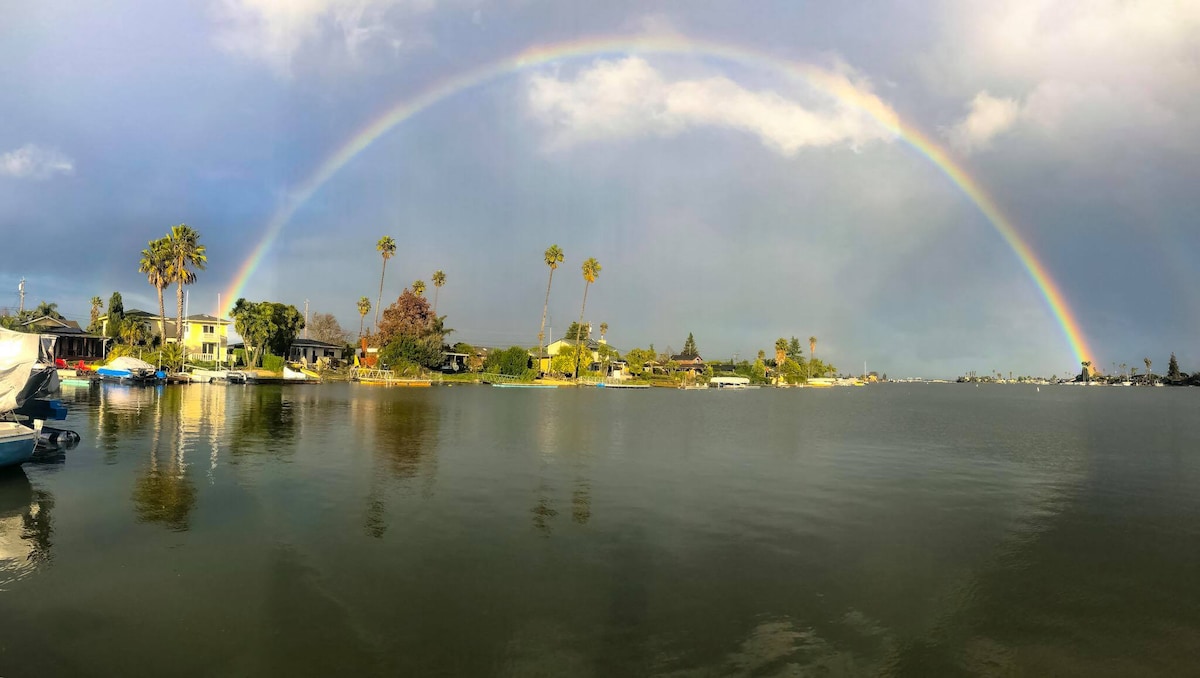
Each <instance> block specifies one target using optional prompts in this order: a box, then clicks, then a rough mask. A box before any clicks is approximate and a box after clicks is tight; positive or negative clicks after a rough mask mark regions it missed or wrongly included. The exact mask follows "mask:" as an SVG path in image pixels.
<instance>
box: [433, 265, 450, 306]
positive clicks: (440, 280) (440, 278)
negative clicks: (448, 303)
mask: <svg viewBox="0 0 1200 678" xmlns="http://www.w3.org/2000/svg"><path fill="white" fill-rule="evenodd" d="M431 280H433V314H434V315H437V302H438V294H439V293H440V292H441V291H442V287H443V286H445V284H446V274H445V273H443V272H442V271H440V270H438V271H434V272H433V277H432V278H431Z"/></svg>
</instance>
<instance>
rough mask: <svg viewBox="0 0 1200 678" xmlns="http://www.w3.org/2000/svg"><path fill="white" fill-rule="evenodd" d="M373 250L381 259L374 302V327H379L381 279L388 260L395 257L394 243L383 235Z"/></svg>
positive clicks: (381, 292)
mask: <svg viewBox="0 0 1200 678" xmlns="http://www.w3.org/2000/svg"><path fill="white" fill-rule="evenodd" d="M375 250H376V251H377V252H379V256H381V257H383V269H382V270H381V271H380V272H379V298H378V299H376V300H375V327H379V311H380V309H381V308H382V307H383V277H384V276H385V275H387V262H388V259H391V258H392V257H394V256H396V241H395V240H393V239H392V236H390V235H385V236H383V237H382V238H380V239H379V242H377V243H375Z"/></svg>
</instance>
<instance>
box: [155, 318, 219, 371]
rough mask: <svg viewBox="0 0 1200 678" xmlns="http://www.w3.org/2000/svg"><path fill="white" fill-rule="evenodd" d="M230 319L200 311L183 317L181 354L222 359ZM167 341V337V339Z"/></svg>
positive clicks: (212, 359)
mask: <svg viewBox="0 0 1200 678" xmlns="http://www.w3.org/2000/svg"><path fill="white" fill-rule="evenodd" d="M232 324H233V321H232V320H226V319H224V318H218V317H216V316H211V315H207V314H204V313H200V314H197V315H189V316H188V317H186V318H184V319H183V354H184V355H185V356H186V357H187V358H188V359H189V360H204V361H208V362H213V361H216V360H219V359H224V357H225V349H226V348H227V347H228V346H229V326H230V325H232ZM168 341H169V339H168Z"/></svg>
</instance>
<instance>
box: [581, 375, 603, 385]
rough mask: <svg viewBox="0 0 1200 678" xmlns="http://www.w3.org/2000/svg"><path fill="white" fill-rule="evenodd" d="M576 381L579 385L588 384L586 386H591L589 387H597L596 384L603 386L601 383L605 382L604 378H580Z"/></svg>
mask: <svg viewBox="0 0 1200 678" xmlns="http://www.w3.org/2000/svg"><path fill="white" fill-rule="evenodd" d="M578 381H579V383H581V384H588V385H591V386H595V385H597V384H603V383H605V381H606V380H605V378H604V377H580V378H579V379H578Z"/></svg>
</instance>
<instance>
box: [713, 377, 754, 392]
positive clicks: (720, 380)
mask: <svg viewBox="0 0 1200 678" xmlns="http://www.w3.org/2000/svg"><path fill="white" fill-rule="evenodd" d="M708 385H709V387H710V388H732V389H744V388H746V387H747V386H749V385H750V378H749V377H713V378H712V379H709V380H708Z"/></svg>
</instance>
